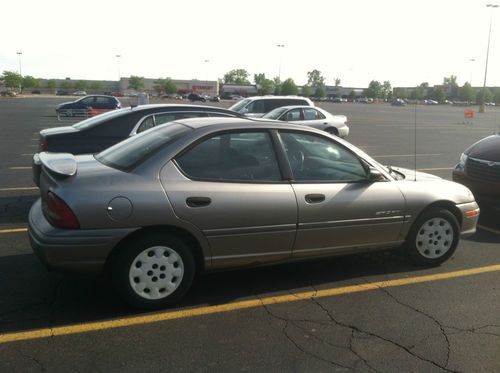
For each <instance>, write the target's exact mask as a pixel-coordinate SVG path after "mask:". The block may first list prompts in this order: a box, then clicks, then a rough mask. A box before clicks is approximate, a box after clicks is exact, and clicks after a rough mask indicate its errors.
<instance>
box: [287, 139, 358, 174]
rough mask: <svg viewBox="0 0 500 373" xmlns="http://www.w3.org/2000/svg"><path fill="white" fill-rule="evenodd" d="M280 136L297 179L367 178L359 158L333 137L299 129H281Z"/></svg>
mask: <svg viewBox="0 0 500 373" xmlns="http://www.w3.org/2000/svg"><path fill="white" fill-rule="evenodd" d="M281 139H282V141H283V144H284V146H285V150H286V154H287V157H288V161H289V162H290V166H291V168H292V172H293V178H294V180H295V181H323V182H343V183H346V182H360V181H364V180H366V177H367V174H366V170H365V168H364V167H363V165H362V164H361V161H360V160H359V158H358V157H357V156H356V155H355V154H354V153H352V152H351V151H350V150H348V149H346V148H344V147H343V146H341V145H340V144H338V143H336V142H335V141H333V140H330V139H327V138H324V137H321V136H318V135H312V134H302V133H296V132H281Z"/></svg>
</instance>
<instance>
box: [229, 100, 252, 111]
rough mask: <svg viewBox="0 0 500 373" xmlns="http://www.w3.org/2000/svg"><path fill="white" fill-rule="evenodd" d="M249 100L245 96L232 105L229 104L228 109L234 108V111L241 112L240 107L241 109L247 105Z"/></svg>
mask: <svg viewBox="0 0 500 373" xmlns="http://www.w3.org/2000/svg"><path fill="white" fill-rule="evenodd" d="M249 102H250V100H249V99H248V98H246V99H244V100H241V101H238V102H237V103H235V104H234V105H233V106H231V107H230V108H229V110H234V111H237V112H241V109H243V108H244V107H245V106H247V104H248V103H249Z"/></svg>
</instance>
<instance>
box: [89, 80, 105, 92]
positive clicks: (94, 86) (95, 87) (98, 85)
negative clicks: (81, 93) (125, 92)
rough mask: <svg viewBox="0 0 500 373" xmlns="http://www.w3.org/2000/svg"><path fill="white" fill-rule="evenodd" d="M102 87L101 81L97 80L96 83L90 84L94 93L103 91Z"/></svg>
mask: <svg viewBox="0 0 500 373" xmlns="http://www.w3.org/2000/svg"><path fill="white" fill-rule="evenodd" d="M102 86H103V84H102V82H101V81H99V80H96V81H95V82H92V83H91V84H90V89H92V90H94V91H99V90H101V89H102Z"/></svg>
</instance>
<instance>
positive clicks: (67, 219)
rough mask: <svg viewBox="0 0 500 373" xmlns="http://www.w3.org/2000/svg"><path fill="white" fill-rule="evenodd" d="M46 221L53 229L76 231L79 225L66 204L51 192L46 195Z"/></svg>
mask: <svg viewBox="0 0 500 373" xmlns="http://www.w3.org/2000/svg"><path fill="white" fill-rule="evenodd" d="M46 217H47V220H48V221H49V223H50V224H52V225H53V226H54V227H58V228H70V229H78V228H80V224H79V223H78V220H77V219H76V216H75V214H73V211H71V209H70V208H69V207H68V205H67V204H66V202H64V201H63V200H62V199H61V198H59V197H58V196H56V195H55V194H54V193H52V192H48V193H47V213H46Z"/></svg>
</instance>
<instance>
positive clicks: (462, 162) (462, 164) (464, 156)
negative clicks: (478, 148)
mask: <svg viewBox="0 0 500 373" xmlns="http://www.w3.org/2000/svg"><path fill="white" fill-rule="evenodd" d="M467 158H469V156H468V155H467V154H465V153H462V155H461V156H460V160H459V161H458V166H459V167H460V168H464V167H465V163H466V162H467Z"/></svg>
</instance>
